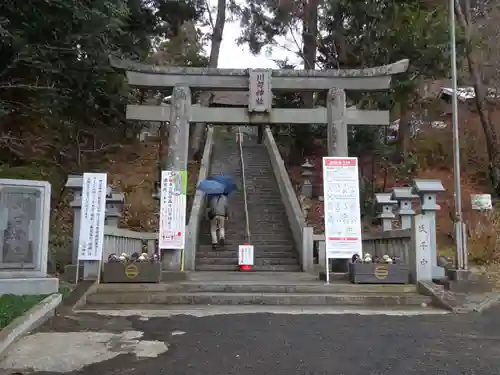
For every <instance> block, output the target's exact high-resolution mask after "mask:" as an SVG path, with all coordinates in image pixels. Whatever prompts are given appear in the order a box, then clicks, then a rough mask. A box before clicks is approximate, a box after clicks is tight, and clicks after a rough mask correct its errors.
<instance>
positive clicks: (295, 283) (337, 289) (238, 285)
mask: <svg viewBox="0 0 500 375" xmlns="http://www.w3.org/2000/svg"><path fill="white" fill-rule="evenodd" d="M215 274H216V275H217V274H218V272H217V273H215ZM234 274H235V276H234V278H236V279H237V278H238V277H240V278H241V279H242V280H239V281H225V280H220V281H219V280H217V281H215V280H207V281H203V282H200V281H182V282H177V283H158V284H140V283H138V284H136V283H130V284H105V283H101V284H99V285H98V286H97V288H96V292H98V293H117V292H125V293H131V292H146V291H147V292H165V293H198V292H206V293H221V292H227V293H274V294H276V293H295V294H301V293H313V294H321V293H334V294H344V293H347V294H358V293H362V294H368V293H375V294H384V295H385V294H393V293H395V294H398V295H400V294H405V293H411V294H416V293H417V288H416V287H415V285H411V284H406V285H396V284H392V285H391V284H377V285H375V284H364V285H363V284H351V283H340V282H336V283H331V284H324V283H321V282H314V281H308V282H303V281H301V280H300V279H297V280H289V281H285V280H283V281H278V280H275V279H273V278H271V279H269V280H267V282H266V281H264V280H260V281H258V280H255V279H254V280H245V279H244V278H243V276H246V275H250V274H249V273H244V274H243V273H238V272H236V273H234Z"/></svg>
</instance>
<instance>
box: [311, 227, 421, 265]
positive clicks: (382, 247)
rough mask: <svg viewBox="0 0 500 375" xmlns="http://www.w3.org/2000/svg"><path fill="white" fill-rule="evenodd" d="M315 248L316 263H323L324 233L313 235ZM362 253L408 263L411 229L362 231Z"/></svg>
mask: <svg viewBox="0 0 500 375" xmlns="http://www.w3.org/2000/svg"><path fill="white" fill-rule="evenodd" d="M313 241H314V243H315V248H316V249H318V263H319V264H320V265H323V264H324V260H325V235H324V234H315V235H313ZM362 241H363V253H368V254H370V255H371V256H378V257H381V256H383V255H385V254H387V255H390V256H396V257H398V258H400V259H401V261H402V262H403V263H406V264H408V262H409V254H410V249H411V246H412V231H411V229H399V230H391V231H385V232H374V233H363V237H362Z"/></svg>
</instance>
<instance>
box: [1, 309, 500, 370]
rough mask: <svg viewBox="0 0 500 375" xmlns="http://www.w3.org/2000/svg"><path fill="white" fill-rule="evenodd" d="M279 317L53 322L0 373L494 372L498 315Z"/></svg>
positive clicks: (147, 316) (499, 348) (499, 347)
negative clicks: (18, 371) (15, 371)
mask: <svg viewBox="0 0 500 375" xmlns="http://www.w3.org/2000/svg"><path fill="white" fill-rule="evenodd" d="M282 312H283V313H282V314H267V313H256V314H250V313H243V314H236V315H224V314H220V315H212V316H210V315H211V314H203V313H199V314H198V315H199V316H200V317H196V316H189V315H178V316H175V315H174V316H169V317H151V315H154V314H151V313H144V314H142V316H130V314H126V313H122V314H120V313H117V312H113V313H111V314H112V316H107V315H104V314H105V312H103V311H101V312H100V313H99V314H95V313H82V314H78V315H74V316H68V317H56V318H55V319H53V320H52V321H51V322H50V323H49V324H47V325H45V326H44V327H43V328H42V329H41V330H40V331H39V332H36V333H35V334H33V335H31V336H28V337H26V338H24V339H23V340H21V341H19V342H18V343H17V344H16V345H15V346H14V347H13V348H12V349H11V350H10V352H9V354H8V355H7V356H6V358H4V360H3V361H2V362H1V363H0V368H3V369H4V370H5V371H6V373H7V374H10V373H11V372H12V371H14V370H20V371H23V372H28V371H29V372H30V373H33V372H34V373H35V374H40V375H41V374H56V373H70V374H75V375H76V374H77V373H78V374H79V375H95V374H99V375H107V374H109V375H111V374H120V375H125V374H131V375H132V374H133V375H146V374H147V375H150V374H163V373H164V374H179V375H181V374H183V375H222V374H239V375H247V374H248V375H255V374H259V375H261V374H262V375H264V374H269V375H281V374H283V375H284V374H287V375H289V374H300V375H303V374H311V375H316V374H317V375H320V374H346V375H358V374H359V375H370V374H374V375H375V374H377V375H379V374H390V375H401V374H405V375H412V374H426V375H429V374H440V375H442V374H450V375H451V374H453V375H457V374H474V375H476V374H477V375H479V374H481V375H482V374H484V375H491V374H498V373H500V361H499V360H498V358H499V357H500V308H494V309H491V310H490V311H488V312H486V313H483V314H481V315H479V314H470V315H452V314H442V315H417V316H387V315H371V314H367V315H359V314H343V315H331V314H330V315H318V314H316V315H294V314H288V313H285V312H286V311H285V310H283V311H282ZM121 315H124V316H121ZM126 315H129V316H126ZM203 315H209V316H203Z"/></svg>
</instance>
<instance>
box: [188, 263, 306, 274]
mask: <svg viewBox="0 0 500 375" xmlns="http://www.w3.org/2000/svg"><path fill="white" fill-rule="evenodd" d="M252 269H253V270H254V271H255V272H299V271H301V268H300V266H299V265H298V264H297V265H291V264H287V265H267V266H260V265H258V266H255V267H252ZM196 270H197V271H239V270H240V268H239V266H238V265H230V264H228V265H218V264H204V265H200V266H197V267H196Z"/></svg>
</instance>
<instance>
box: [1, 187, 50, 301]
mask: <svg viewBox="0 0 500 375" xmlns="http://www.w3.org/2000/svg"><path fill="white" fill-rule="evenodd" d="M50 194H51V186H50V184H49V183H48V182H46V181H29V180H13V179H12V180H10V179H5V180H4V179H2V180H0V295H2V294H16V295H37V294H52V293H56V292H57V290H58V289H59V280H58V279H57V278H54V277H47V259H48V251H49V247H48V242H49V227H50V198H51V195H50Z"/></svg>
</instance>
